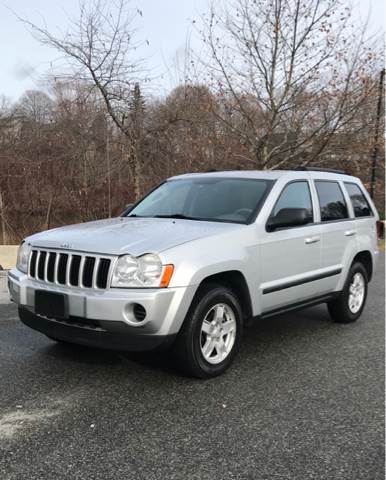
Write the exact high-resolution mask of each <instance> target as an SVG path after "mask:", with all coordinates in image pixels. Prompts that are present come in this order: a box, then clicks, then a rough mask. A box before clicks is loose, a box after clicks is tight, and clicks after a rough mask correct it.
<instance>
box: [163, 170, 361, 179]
mask: <svg viewBox="0 0 386 480" xmlns="http://www.w3.org/2000/svg"><path fill="white" fill-rule="evenodd" d="M201 177H202V178H216V177H217V178H245V179H249V178H250V179H263V180H264V179H267V180H278V179H279V178H282V177H285V178H287V179H288V180H295V179H301V178H313V179H320V180H342V181H351V182H352V181H354V180H356V181H358V179H357V177H353V176H352V175H346V174H343V173H336V172H328V171H319V170H315V171H314V170H224V171H215V172H205V173H186V174H184V175H176V176H174V177H170V178H169V180H180V179H181V180H182V179H190V178H192V179H193V178H201Z"/></svg>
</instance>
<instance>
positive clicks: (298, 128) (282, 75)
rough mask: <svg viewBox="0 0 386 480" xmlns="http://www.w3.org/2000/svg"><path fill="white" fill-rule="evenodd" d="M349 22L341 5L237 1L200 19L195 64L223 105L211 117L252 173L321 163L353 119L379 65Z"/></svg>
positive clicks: (309, 0)
mask: <svg viewBox="0 0 386 480" xmlns="http://www.w3.org/2000/svg"><path fill="white" fill-rule="evenodd" d="M221 5H222V4H221ZM350 15H351V11H350V9H349V8H348V7H347V3H346V2H341V1H340V0H236V1H235V2H234V3H233V4H232V6H230V7H229V8H225V7H219V3H218V2H216V7H215V6H214V3H213V4H212V8H211V11H210V13H209V14H208V15H206V16H204V17H203V28H202V30H201V34H202V37H203V40H204V42H205V44H206V46H207V56H206V57H204V58H201V61H203V62H205V63H206V65H207V67H208V71H209V82H210V84H211V85H212V88H214V89H215V90H216V91H217V93H218V95H220V96H222V97H223V98H225V99H227V102H226V104H227V108H226V109H225V110H224V108H222V109H221V110H219V111H216V112H215V114H216V116H217V118H218V119H219V120H220V121H222V122H223V123H224V124H226V126H227V127H228V128H229V129H231V130H233V131H234V132H235V133H237V134H238V135H239V136H240V138H242V140H243V142H244V143H245V144H246V145H248V157H249V158H247V160H249V161H250V162H252V164H254V165H255V166H257V167H259V168H278V167H280V166H282V165H283V164H288V163H289V162H291V161H292V162H293V161H294V160H296V161H297V162H298V163H301V164H304V165H305V164H308V163H310V162H312V161H314V160H315V159H320V158H321V156H322V154H323V152H324V151H325V149H326V147H327V145H328V144H329V142H330V140H331V139H332V137H333V136H334V135H335V134H336V133H337V132H339V130H340V129H341V128H342V127H343V126H344V125H345V124H346V123H347V122H350V121H352V119H353V118H354V117H355V115H356V112H357V110H358V105H360V104H361V102H363V101H364V97H363V96H362V95H361V93H362V79H363V78H365V77H366V76H368V75H369V73H371V72H373V71H374V68H375V64H376V62H377V59H378V58H377V55H375V54H374V52H373V51H372V49H371V48H370V47H369V46H368V44H367V43H366V41H365V28H363V29H358V26H355V24H353V23H351V22H350Z"/></svg>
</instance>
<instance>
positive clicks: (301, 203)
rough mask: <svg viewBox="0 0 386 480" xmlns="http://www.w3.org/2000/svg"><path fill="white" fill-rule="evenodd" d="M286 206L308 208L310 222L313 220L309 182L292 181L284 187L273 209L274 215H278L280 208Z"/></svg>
mask: <svg viewBox="0 0 386 480" xmlns="http://www.w3.org/2000/svg"><path fill="white" fill-rule="evenodd" d="M286 208H305V209H307V210H308V213H309V218H310V222H313V220H314V219H313V211H312V201H311V193H310V189H309V186H308V182H306V181H299V182H291V183H289V184H288V185H287V186H285V187H284V190H283V191H282V192H281V194H280V197H279V199H278V201H277V203H276V205H275V207H274V209H273V212H272V215H271V216H275V215H277V214H278V213H279V212H280V210H282V209H286Z"/></svg>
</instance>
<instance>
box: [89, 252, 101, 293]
mask: <svg viewBox="0 0 386 480" xmlns="http://www.w3.org/2000/svg"><path fill="white" fill-rule="evenodd" d="M100 261H101V259H100V258H99V257H97V258H96V259H95V264H94V271H93V274H92V283H91V288H98V287H97V278H98V271H99V264H100Z"/></svg>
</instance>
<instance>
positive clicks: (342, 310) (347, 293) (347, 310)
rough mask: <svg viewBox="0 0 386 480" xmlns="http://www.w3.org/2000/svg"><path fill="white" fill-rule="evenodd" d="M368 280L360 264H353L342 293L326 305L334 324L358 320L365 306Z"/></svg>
mask: <svg viewBox="0 0 386 480" xmlns="http://www.w3.org/2000/svg"><path fill="white" fill-rule="evenodd" d="M367 289H368V278H367V272H366V269H365V267H364V266H363V265H362V263H359V262H356V263H354V264H353V265H352V266H351V268H350V271H349V273H348V276H347V280H346V283H345V286H344V288H343V290H342V293H341V294H340V295H339V297H338V298H337V299H336V300H333V301H332V302H329V303H328V304H327V307H328V312H329V314H330V316H331V318H332V319H333V320H334V322H336V323H352V322H355V321H356V320H358V318H359V317H360V316H361V314H362V311H363V309H364V307H365V304H366V298H367Z"/></svg>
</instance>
